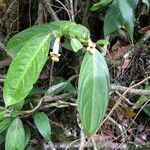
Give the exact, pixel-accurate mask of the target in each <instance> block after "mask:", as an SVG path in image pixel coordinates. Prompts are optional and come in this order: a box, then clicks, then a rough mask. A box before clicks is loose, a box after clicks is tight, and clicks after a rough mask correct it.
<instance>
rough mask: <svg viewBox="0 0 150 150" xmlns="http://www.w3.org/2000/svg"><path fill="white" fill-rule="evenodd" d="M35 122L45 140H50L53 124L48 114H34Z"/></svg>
mask: <svg viewBox="0 0 150 150" xmlns="http://www.w3.org/2000/svg"><path fill="white" fill-rule="evenodd" d="M34 123H35V125H36V127H37V129H38V130H39V132H40V133H41V135H42V136H43V137H44V138H45V140H47V141H49V140H50V137H51V126H50V122H49V119H48V117H47V115H46V114H45V113H44V112H37V113H36V114H35V115H34Z"/></svg>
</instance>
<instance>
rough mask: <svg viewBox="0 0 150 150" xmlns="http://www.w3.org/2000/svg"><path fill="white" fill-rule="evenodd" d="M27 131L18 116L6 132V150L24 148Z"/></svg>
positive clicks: (22, 149) (20, 149)
mask: <svg viewBox="0 0 150 150" xmlns="http://www.w3.org/2000/svg"><path fill="white" fill-rule="evenodd" d="M24 147H25V132H24V127H23V124H22V122H21V120H20V119H19V118H16V119H15V120H14V121H13V122H12V123H11V125H10V126H9V128H8V130H7V133H6V141H5V150H24Z"/></svg>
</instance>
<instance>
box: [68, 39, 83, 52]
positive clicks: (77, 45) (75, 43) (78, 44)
mask: <svg viewBox="0 0 150 150" xmlns="http://www.w3.org/2000/svg"><path fill="white" fill-rule="evenodd" d="M71 47H72V49H73V50H74V52H77V51H78V50H80V49H81V48H82V47H83V45H82V44H81V42H80V41H79V40H77V39H75V38H71Z"/></svg>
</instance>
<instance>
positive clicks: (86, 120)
mask: <svg viewBox="0 0 150 150" xmlns="http://www.w3.org/2000/svg"><path fill="white" fill-rule="evenodd" d="M108 94H109V72H108V68H107V64H106V62H105V60H104V58H103V56H102V55H101V54H100V53H99V52H98V50H96V49H95V51H94V52H93V54H91V53H89V52H87V53H86V55H85V56H84V59H83V61H82V65H81V70H80V75H79V87H78V110H79V114H80V118H81V123H82V125H83V128H84V130H85V133H86V134H88V135H91V134H93V133H94V132H95V131H96V130H97V129H98V128H99V125H100V123H101V122H102V120H103V118H104V115H105V112H106V109H107V105H108Z"/></svg>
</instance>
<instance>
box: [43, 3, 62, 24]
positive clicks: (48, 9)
mask: <svg viewBox="0 0 150 150" xmlns="http://www.w3.org/2000/svg"><path fill="white" fill-rule="evenodd" d="M41 3H42V4H43V6H44V7H45V9H46V11H47V12H48V13H49V15H50V16H51V17H52V19H53V20H55V21H56V20H59V18H58V17H57V15H56V13H55V11H54V10H53V8H52V7H51V5H50V2H49V1H48V0H41Z"/></svg>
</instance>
